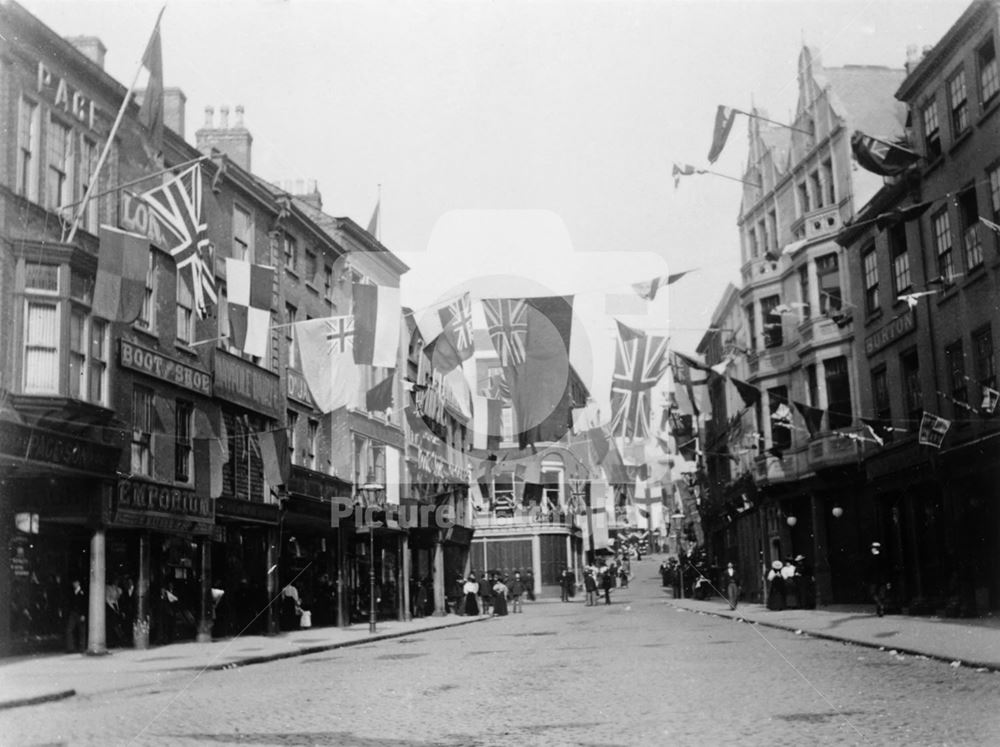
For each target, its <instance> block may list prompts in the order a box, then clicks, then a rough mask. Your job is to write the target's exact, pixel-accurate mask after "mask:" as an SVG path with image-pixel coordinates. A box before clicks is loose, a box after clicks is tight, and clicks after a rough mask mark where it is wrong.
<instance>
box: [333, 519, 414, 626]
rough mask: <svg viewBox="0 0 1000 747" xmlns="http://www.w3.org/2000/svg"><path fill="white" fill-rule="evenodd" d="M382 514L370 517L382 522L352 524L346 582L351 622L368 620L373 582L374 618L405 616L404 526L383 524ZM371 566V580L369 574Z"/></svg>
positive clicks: (384, 522)
mask: <svg viewBox="0 0 1000 747" xmlns="http://www.w3.org/2000/svg"><path fill="white" fill-rule="evenodd" d="M380 517H381V518H380ZM384 517H385V514H379V513H376V514H375V517H374V521H375V523H376V524H378V523H381V524H382V526H375V527H369V526H359V527H356V529H355V533H354V537H353V542H352V544H351V547H350V549H349V550H348V557H347V569H348V572H347V581H346V586H347V588H348V593H349V600H348V605H349V608H348V609H349V615H350V621H351V622H352V623H361V622H366V621H368V620H369V615H370V610H371V599H372V596H371V595H372V587H373V586H374V594H375V619H376V620H405V619H406V617H407V607H406V600H407V598H408V597H409V589H408V588H404V587H405V585H406V584H407V583H408V579H407V577H406V576H405V575H404V568H403V552H404V543H405V541H406V539H407V538H406V530H405V529H402V528H400V527H398V526H396V525H391V526H386V524H387V522H386V521H385V518H384ZM388 523H389V524H392V522H388ZM406 552H407V553H408V552H409V550H408V548H407V549H406ZM407 565H409V563H407ZM373 568H374V574H375V576H374V581H375V582H374V584H372V582H371V575H370V574H371V572H372V569H373Z"/></svg>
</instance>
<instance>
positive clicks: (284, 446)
mask: <svg viewBox="0 0 1000 747" xmlns="http://www.w3.org/2000/svg"><path fill="white" fill-rule="evenodd" d="M258 438H259V442H260V458H261V462H263V464H264V479H265V480H267V482H268V484H269V485H271V486H272V487H275V486H278V485H285V484H287V483H288V480H289V476H290V475H291V472H292V462H291V453H290V452H289V451H288V431H286V430H285V429H284V428H278V429H277V430H273V431H264V432H263V433H260V434H258Z"/></svg>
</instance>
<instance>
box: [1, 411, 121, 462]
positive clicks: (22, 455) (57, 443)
mask: <svg viewBox="0 0 1000 747" xmlns="http://www.w3.org/2000/svg"><path fill="white" fill-rule="evenodd" d="M0 454H3V455H5V456H11V457H16V458H17V459H19V460H23V461H28V462H38V463H41V464H47V465H56V466H59V467H67V468H69V469H75V470H79V471H81V472H93V473H98V474H105V475H107V474H113V473H114V472H115V470H116V469H117V467H118V460H119V459H120V458H121V450H120V449H118V448H115V447H113V446H105V445H103V444H98V443H94V442H93V441H85V440H83V439H81V438H74V437H73V436H67V435H64V434H62V433H54V432H52V431H44V430H40V429H38V428H31V427H29V426H26V425H22V424H21V423H14V422H11V421H7V420H5V421H4V422H3V427H2V428H0Z"/></svg>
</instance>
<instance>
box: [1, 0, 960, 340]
mask: <svg viewBox="0 0 1000 747" xmlns="http://www.w3.org/2000/svg"><path fill="white" fill-rule="evenodd" d="M21 1H22V4H23V5H24V6H25V7H27V8H28V9H29V11H31V12H32V13H34V14H35V15H36V16H38V17H39V18H40V19H41V20H42V21H43V22H45V23H47V24H48V25H49V26H51V27H52V28H54V29H55V30H56V31H57V32H58V33H60V34H62V35H65V36H72V35H96V36H99V37H100V38H101V39H102V41H103V42H104V44H105V45H106V46H107V47H108V55H107V61H106V69H107V70H108V71H109V72H110V73H111V74H112V75H114V76H115V77H116V78H117V79H119V80H120V81H123V82H126V83H127V82H128V81H130V80H131V79H132V77H133V75H134V74H135V70H136V67H137V65H138V62H139V59H140V58H141V56H142V53H143V50H144V48H145V45H146V41H147V39H148V37H149V34H150V32H151V30H152V28H153V24H154V22H155V18H156V15H157V13H158V12H159V10H160V7H161V6H162V2H160V1H159V0H156V1H153V2H150V1H146V0H129V1H128V2H117V1H112V0H73V1H72V2H69V0H21ZM967 6H968V2H967V0H961V1H958V2H956V1H955V0H932V1H931V2H921V1H918V0H914V1H912V2H903V1H902V0H895V1H894V0H878V1H874V0H872V1H870V2H854V1H853V0H843V1H840V0H812V1H809V0H795V1H794V2H778V1H776V0H775V1H771V0H740V1H738V2H737V1H732V0H730V1H726V2H724V1H721V0H700V1H698V2H695V1H694V0H691V1H688V2H682V1H679V0H666V1H662V2H630V1H629V0H616V1H615V2H611V1H610V0H604V1H596V2H594V1H591V2H586V1H584V2H578V1H572V2H571V1H570V0H547V1H544V0H543V1H542V2H530V3H529V2H516V1H515V2H476V1H473V2H455V1H450V2H440V1H437V0H435V1H419V0H418V1H416V2H406V3H404V2H381V1H379V0H374V1H366V2H319V1H318V0H239V1H237V0H227V1H225V2H223V1H221V0H201V1H199V2H194V1H193V0H186V1H181V0H170V2H168V3H167V6H166V11H165V13H164V15H163V21H162V36H163V54H164V78H165V83H166V85H168V86H178V87H180V88H181V89H183V91H184V92H185V94H186V95H187V122H186V126H187V137H188V139H189V140H191V141H193V139H194V131H195V130H196V129H197V128H198V127H200V126H202V124H203V123H204V109H205V107H206V106H207V105H211V106H215V107H216V108H218V107H219V106H220V105H224V104H228V105H229V106H230V108H231V109H232V108H233V107H235V106H236V105H237V104H242V105H243V106H244V107H245V109H246V116H245V123H246V126H247V127H248V128H249V129H250V131H251V133H252V134H253V137H254V145H253V164H252V166H253V170H254V171H255V172H256V173H258V174H260V175H261V176H262V177H264V178H266V179H269V180H272V181H281V180H288V179H301V178H306V179H316V180H317V181H318V183H319V189H320V191H321V193H322V196H323V202H324V209H325V210H326V211H327V212H328V213H331V214H333V215H336V216H348V217H351V218H353V219H354V220H356V221H357V222H358V223H360V224H361V225H363V226H364V225H367V224H368V220H369V218H370V216H371V213H372V210H373V208H374V207H375V204H376V201H377V200H378V199H379V194H380V192H379V189H380V188H379V185H381V211H380V217H381V222H380V238H381V240H382V242H383V243H384V244H385V245H386V246H387V247H388V248H389V249H391V250H392V251H394V252H396V253H398V254H399V255H400V256H401V257H402V258H403V259H404V261H406V262H407V263H408V264H409V265H410V266H411V268H412V269H411V271H410V273H409V274H408V276H407V277H404V280H403V298H404V303H407V304H409V305H410V306H413V307H415V308H423V307H424V306H425V305H426V304H429V303H431V302H432V301H433V300H435V299H439V298H442V297H445V296H447V295H449V294H451V293H453V291H454V290H455V289H456V288H462V287H471V286H472V285H475V286H476V287H479V288H480V289H481V292H482V293H483V294H486V293H489V292H493V291H496V290H499V289H501V288H504V289H506V288H508V287H509V288H513V289H516V288H517V287H518V286H517V284H516V283H510V282H508V281H510V280H511V278H525V279H527V280H529V281H530V283H529V284H530V285H531V287H533V288H538V287H542V288H543V289H551V290H552V291H553V292H558V293H573V292H581V293H582V292H589V293H593V292H601V293H603V292H605V291H607V292H621V291H623V289H624V292H627V289H628V283H630V282H638V281H641V280H644V279H647V278H648V277H649V276H650V275H651V274H659V273H660V272H667V271H669V272H679V271H681V270H689V269H695V270H697V271H696V272H693V273H691V274H690V275H688V276H686V277H684V278H682V279H681V280H680V281H678V282H677V283H675V284H674V285H673V286H671V288H670V291H671V293H670V296H669V303H668V304H667V308H666V309H663V308H662V306H661V307H657V309H650V310H648V313H647V318H646V322H648V323H644V324H640V325H638V326H644V327H646V328H650V329H656V330H661V329H664V328H667V329H669V334H670V336H671V339H672V343H673V345H674V347H676V348H677V349H680V350H686V351H694V349H695V348H696V346H697V344H698V341H699V340H700V338H701V336H702V335H703V334H704V330H705V327H706V326H707V325H708V324H709V320H710V317H711V314H712V312H713V310H714V309H715V307H716V304H717V303H718V302H719V300H720V299H721V297H722V294H723V291H724V289H725V287H726V283H727V282H730V281H733V282H735V281H737V279H738V268H739V235H738V230H737V226H736V218H737V214H738V210H739V200H740V189H741V186H740V185H739V184H738V183H736V182H734V181H730V180H726V179H723V178H720V177H716V176H711V175H699V176H692V177H686V178H685V179H683V180H682V181H681V183H680V186H679V187H678V188H675V186H674V183H673V179H672V178H671V166H672V164H673V163H674V162H675V161H676V162H681V163H691V164H694V165H695V166H698V167H704V166H707V161H706V155H707V152H708V148H709V145H710V142H711V136H712V125H713V121H714V116H715V109H716V107H717V105H719V104H726V105H729V106H734V107H738V108H744V109H746V108H749V107H750V106H751V105H752V104H755V105H757V106H759V107H762V108H764V109H766V110H767V111H768V112H769V114H770V115H771V116H772V117H773V118H774V119H778V120H782V121H788V119H789V117H790V112H791V111H793V110H794V108H795V99H796V61H797V58H798V54H799V51H800V49H801V46H802V44H803V42H805V43H808V44H809V45H810V46H814V47H818V48H819V49H820V51H821V54H822V59H823V62H824V63H825V64H827V65H843V64H866V65H886V66H891V67H902V64H903V62H904V60H905V58H906V47H907V45H910V44H915V45H918V46H924V45H930V44H934V43H935V42H936V41H937V40H938V39H939V38H940V37H941V36H942V35H943V34H944V32H945V31H946V30H947V29H948V28H949V27H950V26H951V24H952V23H954V21H955V20H957V19H958V17H959V16H960V15H961V13H962V12H963V11H964V9H965V8H966V7H967ZM746 124H747V121H746V118H745V117H738V118H737V121H736V126H735V127H734V130H733V134H732V136H731V137H730V140H729V143H728V145H727V147H726V149H725V151H724V152H723V154H722V156H721V158H720V159H719V160H718V162H717V163H716V164H715V165H714V166H713V167H712V169H713V170H714V171H718V172H720V173H722V174H729V175H734V176H738V175H739V174H740V173H741V172H742V170H743V167H744V164H745V159H746ZM872 134H877V133H872ZM500 276H503V277H504V278H505V279H504V280H501V279H500ZM484 278H492V279H491V280H488V281H486V280H484ZM511 294H512V295H513V294H514V291H512V293H511ZM498 295H501V294H500V293H498ZM654 312H655V313H654Z"/></svg>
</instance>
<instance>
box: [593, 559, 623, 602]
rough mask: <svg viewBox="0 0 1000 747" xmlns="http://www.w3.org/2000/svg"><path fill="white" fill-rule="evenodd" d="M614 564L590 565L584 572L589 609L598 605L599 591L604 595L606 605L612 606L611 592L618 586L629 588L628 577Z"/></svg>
mask: <svg viewBox="0 0 1000 747" xmlns="http://www.w3.org/2000/svg"><path fill="white" fill-rule="evenodd" d="M621 574H622V569H621V568H619V567H618V566H616V565H615V564H614V563H609V564H608V565H602V566H591V565H588V566H587V567H586V568H585V569H584V571H583V588H584V590H585V591H586V592H587V603H586V606H587V607H593V606H595V605H596V604H597V594H598V590H600V591H601V592H603V594H604V603H605V604H611V590H612V589H614V588H615V587H616V586H620V587H621V588H623V589H627V588H628V575H627V574H626V575H625V576H622V575H621Z"/></svg>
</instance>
